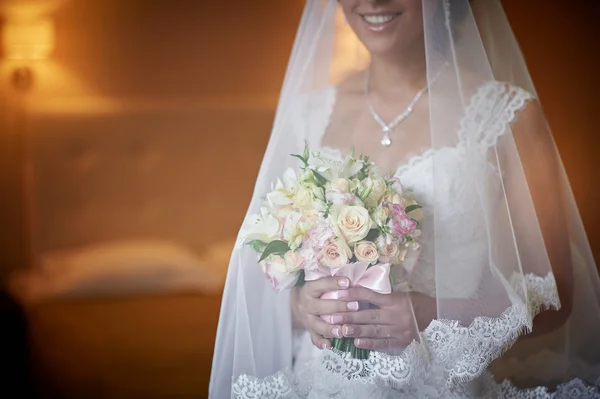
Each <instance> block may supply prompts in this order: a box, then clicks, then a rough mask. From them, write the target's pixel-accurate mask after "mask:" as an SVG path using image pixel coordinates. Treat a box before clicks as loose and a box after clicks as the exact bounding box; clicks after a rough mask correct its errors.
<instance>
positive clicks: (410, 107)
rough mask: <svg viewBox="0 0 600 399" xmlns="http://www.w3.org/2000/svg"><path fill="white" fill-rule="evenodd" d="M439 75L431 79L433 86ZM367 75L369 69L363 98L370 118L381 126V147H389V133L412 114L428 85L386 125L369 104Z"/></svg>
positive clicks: (390, 143)
mask: <svg viewBox="0 0 600 399" xmlns="http://www.w3.org/2000/svg"><path fill="white" fill-rule="evenodd" d="M440 73H441V69H440V71H439V72H438V73H437V74H436V76H435V77H434V78H433V79H432V81H431V84H433V83H434V82H435V81H436V80H437V78H438V77H439V75H440ZM369 75H370V74H369V69H367V78H366V82H365V97H366V99H367V105H368V106H369V112H370V113H371V116H372V117H373V119H375V121H376V122H377V123H378V124H379V126H381V132H382V133H383V138H382V139H381V145H382V146H384V147H389V146H391V145H392V139H391V137H390V133H391V132H392V130H394V128H395V127H396V126H398V125H399V124H400V123H402V122H404V120H406V118H408V116H409V115H410V114H411V113H412V112H413V109H414V108H415V105H416V104H417V102H419V100H420V99H421V97H422V96H423V94H425V92H426V91H427V88H428V87H429V85H428V84H426V85H425V87H423V88H422V89H421V90H419V91H418V92H417V94H416V95H415V97H414V98H413V100H412V101H411V102H410V104H409V105H408V107H407V108H406V109H405V110H404V111H403V112H402V113H401V114H400V115H398V116H397V117H395V118H394V119H393V120H392V121H391V122H390V123H389V124H386V123H385V122H384V121H383V119H381V116H379V114H378V113H377V112H376V111H375V108H374V107H373V104H372V103H371V99H370V97H369Z"/></svg>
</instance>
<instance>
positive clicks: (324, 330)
mask: <svg viewBox="0 0 600 399" xmlns="http://www.w3.org/2000/svg"><path fill="white" fill-rule="evenodd" d="M307 329H308V330H309V331H311V332H314V333H317V334H319V335H321V336H323V337H324V338H341V337H342V326H341V325H332V324H329V323H327V322H325V321H323V319H321V318H320V317H318V316H312V315H309V316H308V319H307Z"/></svg>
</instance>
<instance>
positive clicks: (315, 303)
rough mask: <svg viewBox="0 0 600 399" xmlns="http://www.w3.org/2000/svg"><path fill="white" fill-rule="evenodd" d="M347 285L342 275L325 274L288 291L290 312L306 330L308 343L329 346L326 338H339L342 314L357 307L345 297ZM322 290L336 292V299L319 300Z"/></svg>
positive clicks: (356, 304) (354, 302)
mask: <svg viewBox="0 0 600 399" xmlns="http://www.w3.org/2000/svg"><path fill="white" fill-rule="evenodd" d="M349 284H350V281H349V280H348V279H347V278H345V277H341V278H340V277H325V278H321V279H318V280H315V281H307V282H306V283H304V285H303V286H302V287H297V288H294V289H293V290H292V295H291V302H292V312H293V315H294V317H295V318H296V319H297V321H298V322H300V324H301V325H302V326H303V327H304V328H305V329H306V330H308V332H309V333H310V338H311V341H312V343H313V344H314V345H315V346H317V347H318V348H321V349H323V348H330V347H331V342H330V341H329V340H328V339H327V338H334V337H337V338H341V337H342V326H341V322H342V320H343V316H342V315H343V314H348V313H352V312H355V311H357V310H358V303H357V302H356V301H352V300H351V301H348V299H347V298H348V287H349ZM325 292H335V293H337V294H336V295H335V296H336V297H337V299H339V300H336V299H320V297H321V295H322V294H323V293H325ZM328 315H334V316H328ZM321 316H324V317H325V319H327V321H325V320H323V318H322V317H321Z"/></svg>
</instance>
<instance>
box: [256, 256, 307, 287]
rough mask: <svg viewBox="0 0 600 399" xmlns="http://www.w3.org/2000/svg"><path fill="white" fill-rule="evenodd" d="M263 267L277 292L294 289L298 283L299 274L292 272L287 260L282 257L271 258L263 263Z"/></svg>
mask: <svg viewBox="0 0 600 399" xmlns="http://www.w3.org/2000/svg"><path fill="white" fill-rule="evenodd" d="M261 266H262V268H263V272H264V273H265V276H267V279H268V280H269V281H270V282H271V284H272V285H273V289H274V290H275V291H277V292H279V291H281V290H285V289H288V288H292V287H293V286H294V285H296V282H297V281H298V276H299V274H298V273H296V272H290V271H289V270H288V268H287V265H286V262H285V260H284V259H283V258H281V257H280V256H271V257H270V258H269V259H268V260H265V261H264V262H262V263H261Z"/></svg>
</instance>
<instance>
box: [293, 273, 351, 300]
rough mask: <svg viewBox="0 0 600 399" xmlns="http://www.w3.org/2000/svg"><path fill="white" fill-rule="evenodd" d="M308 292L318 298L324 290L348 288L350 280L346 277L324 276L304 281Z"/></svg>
mask: <svg viewBox="0 0 600 399" xmlns="http://www.w3.org/2000/svg"><path fill="white" fill-rule="evenodd" d="M304 286H305V289H306V292H307V294H308V295H310V296H312V297H313V298H318V297H320V296H321V294H323V293H324V292H328V291H337V290H346V289H347V288H348V287H349V286H350V280H348V279H347V278H346V277H323V278H320V279H318V280H313V281H307V282H305V283H304Z"/></svg>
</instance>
